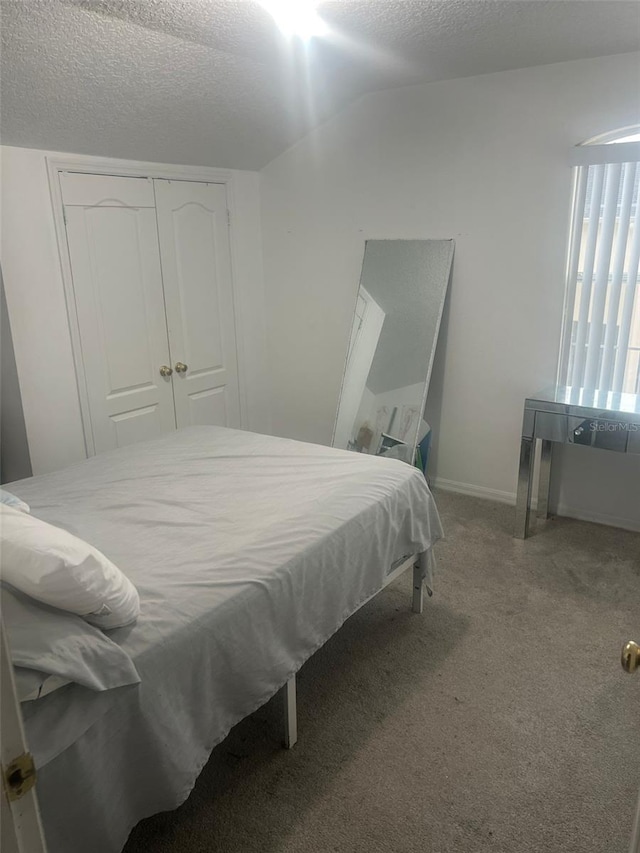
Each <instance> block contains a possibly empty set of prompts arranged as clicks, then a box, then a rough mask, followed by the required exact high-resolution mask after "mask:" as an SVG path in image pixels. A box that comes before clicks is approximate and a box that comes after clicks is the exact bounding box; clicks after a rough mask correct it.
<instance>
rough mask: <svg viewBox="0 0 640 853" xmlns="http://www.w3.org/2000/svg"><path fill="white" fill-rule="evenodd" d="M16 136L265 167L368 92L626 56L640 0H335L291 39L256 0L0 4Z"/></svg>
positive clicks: (636, 33) (30, 141)
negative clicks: (323, 30)
mask: <svg viewBox="0 0 640 853" xmlns="http://www.w3.org/2000/svg"><path fill="white" fill-rule="evenodd" d="M0 10H1V19H0V22H1V25H2V69H1V70H2V79H1V82H2V100H1V114H0V135H1V139H2V142H3V143H4V144H8V145H20V146H26V147H33V148H48V149H53V150H59V151H70V152H74V153H90V154H101V155H105V156H112V157H124V158H131V159H141V160H156V161H162V162H180V163H185V164H198V165H215V166H226V167H233V168H247V169H257V168H260V167H262V166H264V165H265V164H266V163H268V162H269V161H270V160H271V159H273V157H275V156H277V155H278V154H279V153H280V152H282V151H283V150H285V149H286V148H287V147H288V146H290V145H291V144H292V143H294V142H295V141H296V140H297V139H299V138H300V137H301V136H303V135H304V134H305V133H307V132H308V131H309V130H310V129H311V128H312V127H313V126H315V125H317V124H318V123H320V122H322V121H324V120H325V119H327V118H328V117H329V116H331V115H332V114H334V113H336V112H337V111H339V110H340V109H342V108H344V107H345V106H346V105H348V104H349V103H350V102H352V101H354V100H355V99H357V98H358V97H360V96H361V95H363V94H365V93H367V92H372V91H375V90H378V89H386V88H391V87H394V86H401V85H407V84H411V83H418V82H427V81H435V80H442V79H448V78H454V77H466V76H470V75H476V74H486V73H490V72H493V71H503V70H507V69H512V68H523V67H528V66H534V65H543V64H547V63H551V62H561V61H565V60H571V59H581V58H586V57H594V56H602V55H607V54H614V53H626V52H629V51H634V50H638V48H639V46H640V6H639V4H638V3H637V2H635V0H629V2H622V1H621V0H506V1H505V0H439V1H438V2H432V0H326V2H321V3H319V5H318V11H319V14H320V15H321V17H322V18H323V19H324V20H325V21H326V22H327V24H328V25H329V27H330V29H331V32H330V33H329V35H328V36H327V37H323V38H321V39H314V40H312V41H311V42H310V43H309V44H308V45H307V46H304V45H303V44H302V43H300V42H295V41H294V42H290V41H287V40H286V39H285V38H284V37H283V36H282V35H281V34H280V32H279V31H278V29H277V27H276V26H275V24H274V22H273V20H272V18H271V17H270V15H269V14H268V13H267V12H266V11H265V10H264V9H263V8H262V7H261V6H260V4H259V3H258V2H255V0H0Z"/></svg>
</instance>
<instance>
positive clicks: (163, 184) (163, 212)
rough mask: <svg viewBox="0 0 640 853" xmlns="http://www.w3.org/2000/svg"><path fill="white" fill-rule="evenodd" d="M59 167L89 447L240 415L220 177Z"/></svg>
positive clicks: (226, 422)
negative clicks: (216, 180)
mask: <svg viewBox="0 0 640 853" xmlns="http://www.w3.org/2000/svg"><path fill="white" fill-rule="evenodd" d="M60 179H61V189H62V198H63V203H64V209H65V221H66V229H67V241H68V249H69V258H70V264H71V273H72V279H73V295H74V300H75V308H76V316H77V319H78V329H79V335H80V347H81V353H80V356H81V361H82V365H83V372H84V379H83V381H84V384H85V386H86V398H87V400H88V405H89V410H90V429H91V439H92V443H93V448H94V451H95V452H96V453H101V452H103V451H105V450H110V449H112V448H115V447H121V446H123V445H125V444H131V443H132V442H135V441H140V440H143V439H148V438H153V437H155V436H158V435H160V434H162V433H164V432H168V431H170V430H174V429H175V428H176V425H177V426H186V425H189V424H196V423H197V424H217V425H221V426H239V425H240V423H239V422H240V415H239V394H238V377H237V358H236V339H235V322H234V314H233V284H232V278H231V262H230V252H229V234H228V220H227V207H226V188H225V186H224V185H222V184H200V183H194V182H187V181H154V180H152V179H149V178H123V177H111V176H106V175H85V174H76V173H63V174H61V176H60ZM176 365H177V367H178V369H177V370H176ZM86 428H87V424H86V423H85V429H86Z"/></svg>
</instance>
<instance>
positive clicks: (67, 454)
mask: <svg viewBox="0 0 640 853" xmlns="http://www.w3.org/2000/svg"><path fill="white" fill-rule="evenodd" d="M51 153H52V152H47V151H36V150H32V149H25V148H11V147H7V146H4V147H3V148H2V196H1V212H2V220H1V223H0V225H1V230H0V234H1V238H2V247H1V252H2V254H1V256H2V267H3V273H4V284H5V290H6V297H7V305H8V312H9V318H10V321H11V329H12V332H13V343H14V348H15V356H16V365H17V370H18V378H19V381H20V389H21V392H22V402H23V407H24V417H25V423H26V429H27V437H28V440H29V450H30V454H31V462H32V466H33V472H34V474H40V473H44V472H47V471H52V470H56V469H58V468H63V467H65V466H66V465H69V464H71V463H73V462H76V461H78V460H80V459H83V458H84V457H85V448H84V436H83V431H82V422H81V418H80V406H79V401H78V392H77V386H76V377H75V370H74V364H73V355H72V349H71V338H70V334H69V325H68V320H67V311H66V303H65V296H64V288H63V283H62V273H61V268H60V259H59V255H58V245H57V241H56V235H55V230H54V223H53V215H52V204H51V196H50V192H49V181H48V176H47V169H46V157H47V155H51ZM57 156H59V155H57ZM63 156H64V155H63ZM77 159H79V160H82V159H85V160H86V159H88V158H82V157H78V158H77ZM233 176H234V194H235V202H236V216H235V218H234V221H233V223H232V228H233V232H234V233H233V236H234V240H235V241H236V248H237V252H236V259H237V264H236V267H235V268H234V284H235V286H236V293H237V300H238V301H237V308H238V310H239V312H240V315H241V318H242V325H243V328H244V336H243V340H242V341H241V342H239V346H241V347H242V352H241V358H240V362H241V369H242V366H244V385H245V387H246V391H247V419H246V420H247V424H246V425H247V426H248V427H249V428H250V429H254V430H257V431H262V432H268V431H269V428H270V422H269V412H268V404H269V393H268V388H267V383H266V366H265V365H266V357H265V355H266V339H265V327H264V292H263V283H262V258H261V242H260V241H261V235H260V209H259V180H260V179H259V175H258V174H257V173H255V172H234V173H233Z"/></svg>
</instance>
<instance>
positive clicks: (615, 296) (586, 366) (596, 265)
mask: <svg viewBox="0 0 640 853" xmlns="http://www.w3.org/2000/svg"><path fill="white" fill-rule="evenodd" d="M573 161H574V164H575V166H576V169H575V193H574V202H573V216H572V228H571V237H570V245H569V261H568V269H567V290H566V299H565V325H564V332H563V343H562V350H561V357H560V369H559V382H560V383H561V384H565V385H571V386H573V387H574V388H575V387H582V388H589V389H594V390H602V391H614V392H625V393H630V394H640V287H638V261H639V259H640V198H639V192H640V128H625V129H624V130H621V131H618V132H616V133H613V134H607V135H606V136H604V137H599V138H598V139H597V140H593V141H592V142H591V143H587V144H584V145H579V146H577V147H576V148H575V149H574V158H573Z"/></svg>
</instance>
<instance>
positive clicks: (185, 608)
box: [11, 427, 442, 853]
mask: <svg viewBox="0 0 640 853" xmlns="http://www.w3.org/2000/svg"><path fill="white" fill-rule="evenodd" d="M11 490H12V491H13V492H14V493H15V494H16V495H18V496H19V497H20V498H22V499H24V500H25V501H27V502H28V503H29V504H30V505H31V510H32V513H34V514H35V515H37V516H39V517H40V518H42V519H44V520H45V521H48V522H50V523H52V524H55V525H58V526H60V527H63V528H65V529H67V530H69V531H71V532H72V533H75V534H77V535H78V536H80V537H82V538H83V539H85V540H87V541H88V542H90V543H91V544H92V545H94V546H96V547H97V548H99V549H100V550H101V551H103V552H104V553H105V554H106V555H107V556H108V557H110V558H111V560H113V561H114V562H115V563H116V564H117V565H118V566H119V567H120V568H121V569H122V570H123V571H124V572H125V574H127V575H128V576H129V577H130V578H131V580H132V581H133V582H134V583H135V585H136V586H137V588H138V591H139V593H140V600H141V615H140V617H139V619H138V621H137V622H136V624H135V625H133V626H131V627H127V628H119V629H116V630H113V631H111V632H109V636H110V637H111V638H112V639H114V640H115V641H116V642H117V643H118V644H119V645H121V646H122V648H124V649H125V650H126V651H127V652H128V654H129V655H130V656H131V658H132V660H133V661H134V663H135V666H136V668H137V670H138V672H139V674H140V678H141V683H140V684H137V685H130V686H127V687H121V688H117V689H112V690H107V691H104V692H101V693H96V692H94V691H92V690H89V689H87V688H84V687H81V686H80V685H78V684H68V685H67V686H64V687H61V688H60V689H58V690H56V691H55V692H53V693H51V694H50V695H48V696H45V697H43V698H40V699H38V700H35V701H31V702H25V703H23V705H22V709H23V716H24V719H25V727H26V732H27V737H28V741H29V746H30V748H31V751H32V753H33V755H34V758H35V761H36V766H37V767H38V792H39V798H40V805H41V810H42V814H43V821H44V826H45V831H46V835H47V841H48V845H49V850H50V853H76V851H78V853H80V851H85V850H91V851H92V853H117V851H120V850H121V849H122V847H123V846H124V844H125V842H126V839H127V837H128V834H129V832H130V830H131V829H132V827H133V826H134V825H135V824H136V823H137V822H138V821H139V820H141V819H142V818H144V817H147V816H149V815H151V814H154V813H156V812H159V811H162V810H167V809H173V808H175V807H177V806H178V805H179V804H180V803H182V802H183V801H184V800H185V799H186V798H187V796H188V795H189V792H190V791H191V789H192V788H193V785H194V783H195V780H196V778H197V776H198V774H199V772H200V770H201V769H202V767H203V765H204V764H205V763H206V761H207V759H208V757H209V755H210V753H211V751H212V749H213V747H214V746H215V745H216V744H217V743H219V742H220V741H221V740H222V739H223V738H224V737H225V736H226V735H227V733H228V732H229V730H230V729H231V728H232V726H234V725H235V724H236V723H237V722H239V721H240V720H241V719H243V718H244V717H245V716H247V715H248V714H250V713H252V712H253V711H254V710H255V709H257V708H258V707H260V706H261V705H262V704H264V703H265V702H266V701H268V700H269V699H270V698H271V697H272V696H273V695H274V694H275V693H276V692H277V691H278V690H280V689H281V688H283V686H286V685H288V686H289V693H288V698H289V700H290V702H289V705H288V707H289V712H290V716H291V715H292V714H293V712H294V707H293V704H292V700H293V698H294V697H293V694H292V692H291V685H292V684H294V681H293V679H294V676H295V673H296V672H297V671H298V669H299V668H300V667H301V666H302V664H303V663H304V662H305V661H306V660H307V659H308V658H309V657H310V656H311V655H312V654H313V652H314V651H315V650H316V649H318V648H319V647H320V646H321V645H322V644H323V643H324V642H326V640H327V639H328V638H329V637H330V636H331V635H332V634H333V633H335V631H337V630H338V628H339V627H340V626H341V624H342V623H343V622H344V620H345V619H346V618H348V617H349V616H350V615H351V614H352V613H354V612H355V611H356V610H357V609H358V608H359V607H360V606H362V604H364V602H366V601H367V600H368V599H370V598H371V597H372V596H373V595H375V594H376V593H377V592H379V591H380V590H381V589H382V588H383V587H384V586H385V585H386V584H387V583H388V581H389V578H391V577H394V576H395V575H396V574H397V573H398V572H399V571H402V570H403V569H404V568H407V567H409V566H411V565H414V564H415V565H416V566H417V568H415V569H414V609H420V608H421V596H422V589H423V586H424V585H426V586H427V588H428V589H430V588H431V586H432V581H431V568H432V551H431V549H432V546H433V545H434V543H435V542H436V541H437V540H438V539H439V538H440V537H441V535H442V530H441V526H440V520H439V517H438V513H437V510H436V507H435V504H434V502H433V498H432V496H431V494H430V492H429V489H428V487H427V484H426V482H425V479H424V476H423V475H422V474H421V472H419V471H418V470H417V469H415V468H412V467H411V466H409V465H405V464H404V463H402V462H399V461H396V460H389V459H384V458H380V457H370V456H366V455H363V454H357V453H351V452H348V451H341V450H336V449H333V448H326V447H321V446H317V445H311V444H304V443H300V442H295V441H291V440H287V439H281V438H274V437H267V436H262V435H257V434H253V433H248V432H243V431H238V430H230V429H224V428H219V427H190V428H188V429H183V430H179V431H178V432H176V433H172V434H170V435H167V436H164V437H162V438H159V439H157V440H154V441H150V442H144V443H141V444H136V445H131V446H128V447H125V448H122V449H119V450H117V451H113V452H110V453H105V454H103V455H100V456H96V457H93V458H90V459H88V460H86V461H83V462H82V463H79V464H78V465H75V466H72V467H70V468H68V469H65V470H63V471H60V472H56V473H52V474H47V475H43V476H39V477H35V478H32V479H30V480H24V481H20V482H18V483H14V484H12V486H11ZM372 654H375V650H374V651H373V652H372ZM289 722H290V725H291V723H292V721H291V719H290V720H289ZM293 722H295V721H293Z"/></svg>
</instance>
